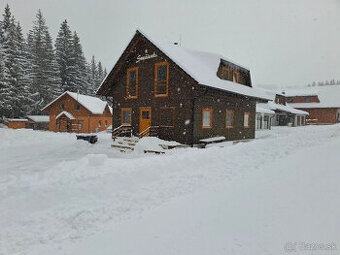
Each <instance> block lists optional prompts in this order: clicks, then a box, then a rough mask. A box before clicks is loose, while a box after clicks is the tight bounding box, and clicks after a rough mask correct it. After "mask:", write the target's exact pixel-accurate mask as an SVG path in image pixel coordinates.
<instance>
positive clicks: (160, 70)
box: [157, 65, 168, 81]
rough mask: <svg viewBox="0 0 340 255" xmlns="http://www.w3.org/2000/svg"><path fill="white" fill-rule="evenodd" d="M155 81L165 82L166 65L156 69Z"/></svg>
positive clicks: (166, 74)
mask: <svg viewBox="0 0 340 255" xmlns="http://www.w3.org/2000/svg"><path fill="white" fill-rule="evenodd" d="M157 72H158V73H157V79H158V81H166V80H167V76H168V68H167V65H162V66H158V67H157Z"/></svg>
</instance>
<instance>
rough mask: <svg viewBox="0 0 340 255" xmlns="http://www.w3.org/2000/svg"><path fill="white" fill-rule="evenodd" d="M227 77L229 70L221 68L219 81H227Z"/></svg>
mask: <svg viewBox="0 0 340 255" xmlns="http://www.w3.org/2000/svg"><path fill="white" fill-rule="evenodd" d="M229 76H230V69H229V68H227V67H225V66H223V67H222V73H221V79H222V80H229Z"/></svg>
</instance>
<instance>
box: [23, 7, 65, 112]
mask: <svg viewBox="0 0 340 255" xmlns="http://www.w3.org/2000/svg"><path fill="white" fill-rule="evenodd" d="M27 44H28V48H29V54H28V56H29V57H28V61H29V62H30V67H31V68H30V79H31V92H32V94H33V95H35V97H36V99H35V100H36V103H35V105H34V107H33V112H39V110H40V108H41V107H42V106H44V105H45V104H47V103H48V102H50V101H51V100H52V99H53V98H54V97H56V96H57V95H58V94H59V93H60V87H61V81H60V78H59V74H58V71H59V70H58V67H57V63H56V59H55V55H54V49H53V43H52V38H51V36H50V34H49V31H48V27H47V25H46V21H45V19H44V17H43V15H42V13H41V11H40V10H38V12H37V14H36V20H35V21H34V22H33V28H32V30H30V31H29V33H28V36H27Z"/></svg>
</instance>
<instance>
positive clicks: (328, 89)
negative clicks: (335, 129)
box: [289, 85, 340, 109]
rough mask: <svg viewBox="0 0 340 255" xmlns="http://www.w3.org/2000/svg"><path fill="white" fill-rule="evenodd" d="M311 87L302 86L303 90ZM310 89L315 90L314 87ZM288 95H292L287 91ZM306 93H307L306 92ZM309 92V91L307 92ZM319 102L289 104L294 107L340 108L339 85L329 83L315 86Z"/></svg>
mask: <svg viewBox="0 0 340 255" xmlns="http://www.w3.org/2000/svg"><path fill="white" fill-rule="evenodd" d="M309 89H311V88H309V87H307V88H304V90H305V91H307V90H309ZM311 90H312V91H316V90H315V89H314V88H312V89H311ZM289 93H290V95H293V94H292V93H291V92H289ZM306 94H308V93H306ZM309 94H311V93H309ZM316 94H317V96H318V98H319V101H320V103H290V104H289V105H290V106H292V107H295V108H305V109H308V108H340V86H339V85H329V86H320V87H318V88H317V92H316Z"/></svg>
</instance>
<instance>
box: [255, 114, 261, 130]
mask: <svg viewBox="0 0 340 255" xmlns="http://www.w3.org/2000/svg"><path fill="white" fill-rule="evenodd" d="M261 128H262V116H261V115H260V114H259V115H256V129H261Z"/></svg>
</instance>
